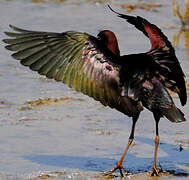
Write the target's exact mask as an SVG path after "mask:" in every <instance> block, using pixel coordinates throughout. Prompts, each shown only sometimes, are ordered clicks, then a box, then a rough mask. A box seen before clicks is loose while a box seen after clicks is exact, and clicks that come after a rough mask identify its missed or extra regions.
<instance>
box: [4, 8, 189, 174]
mask: <svg viewBox="0 0 189 180" xmlns="http://www.w3.org/2000/svg"><path fill="white" fill-rule="evenodd" d="M109 8H110V7H109ZM110 9H111V8H110ZM111 10H112V9H111ZM112 11H113V10H112ZM113 12H114V13H116V14H117V15H118V16H119V17H121V18H123V19H125V20H126V21H127V22H128V23H130V24H133V25H134V26H135V27H136V28H137V29H138V30H140V31H142V32H143V33H144V34H145V35H146V36H147V37H148V38H149V39H150V42H151V49H150V50H149V51H148V52H145V53H140V54H129V55H124V56H120V51H119V47H118V42H117V38H116V36H115V34H114V33H113V32H112V31H110V30H104V31H101V32H100V33H99V34H98V35H97V37H94V36H92V35H90V34H87V33H82V32H77V31H67V32H63V33H53V32H38V31H30V30H23V29H20V28H17V27H15V26H12V25H10V28H11V29H13V30H14V31H16V32H5V34H6V35H8V36H10V37H12V38H10V39H4V40H3V41H4V42H5V43H7V44H8V45H7V46H6V49H8V50H10V51H16V52H15V53H14V54H12V57H13V58H15V59H17V60H20V63H21V64H22V65H24V66H29V68H30V69H31V70H34V71H37V72H38V73H39V74H41V75H45V76H46V77H47V78H53V79H55V80H57V81H61V82H63V83H66V84H67V85H68V86H69V87H71V88H74V89H75V90H76V91H79V92H82V93H84V94H86V95H88V96H90V97H93V98H94V99H95V100H97V101H100V102H101V103H102V104H103V105H104V106H109V107H111V108H115V109H116V110H118V111H120V112H122V113H124V114H125V115H127V116H129V117H132V120H133V124H132V130H131V133H130V137H129V140H128V144H127V146H126V148H125V150H124V152H123V154H122V156H121V158H120V160H119V162H118V163H117V164H116V166H115V167H114V168H113V169H111V170H109V171H107V172H104V175H108V174H111V173H113V172H114V171H116V170H117V169H119V170H120V173H121V176H123V172H124V171H125V169H124V167H123V165H122V162H123V159H124V157H125V155H126V153H127V151H128V149H129V146H130V145H131V143H132V141H133V139H134V131H135V124H136V122H137V120H138V117H139V114H140V112H141V111H142V110H143V107H145V108H147V109H148V110H150V111H151V112H152V113H153V115H154V119H155V123H156V137H155V152H154V161H153V166H152V171H151V175H159V172H158V170H157V168H156V157H157V149H158V144H159V133H158V123H159V120H160V118H161V117H166V118H167V119H168V120H170V121H171V122H182V121H185V118H184V114H183V113H182V112H181V111H180V110H179V109H178V108H177V107H176V106H175V104H174V102H173V100H172V98H171V96H170V94H169V92H168V90H170V91H173V92H175V93H177V94H178V96H179V98H180V101H181V104H182V105H185V104H186V101H187V95H186V87H185V80H184V73H183V71H182V69H181V66H180V64H179V62H178V60H177V57H176V55H175V50H174V48H173V47H172V45H171V43H170V42H169V41H168V39H167V37H166V36H165V35H164V34H163V33H162V31H161V30H160V29H159V28H158V27H157V26H156V25H154V24H151V23H150V22H148V21H147V20H146V19H144V18H142V17H140V16H137V17H134V16H128V15H124V14H120V13H117V12H115V11H113ZM167 89H168V90H167Z"/></svg>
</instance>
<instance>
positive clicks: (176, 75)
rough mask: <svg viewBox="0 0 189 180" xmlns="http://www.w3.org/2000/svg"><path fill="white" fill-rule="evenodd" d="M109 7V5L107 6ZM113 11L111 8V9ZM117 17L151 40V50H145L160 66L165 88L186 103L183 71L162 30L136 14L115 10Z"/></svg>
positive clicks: (183, 103)
mask: <svg viewBox="0 0 189 180" xmlns="http://www.w3.org/2000/svg"><path fill="white" fill-rule="evenodd" d="M109 8H110V9H111V7H110V6H109ZM111 10H112V11H113V12H115V11H114V10H113V9H111ZM115 13H116V14H117V15H118V17H121V18H123V19H125V20H126V21H127V22H128V23H130V24H133V25H134V26H135V27H136V28H137V29H138V30H140V31H142V32H143V33H144V34H145V35H146V36H147V37H148V38H149V39H150V42H151V50H150V51H149V52H147V54H148V55H149V56H151V57H152V59H153V60H154V62H155V63H157V64H159V66H160V67H161V75H162V80H163V81H164V84H165V86H166V87H167V88H169V89H170V90H171V91H175V92H176V93H178V95H179V97H180V101H181V104H182V105H185V104H186V101H187V94H186V85H185V80H184V77H185V76H184V73H183V71H182V69H181V66H180V64H179V61H178V59H177V57H176V55H175V50H174V48H173V46H172V45H171V42H170V41H169V40H168V39H167V37H166V36H165V35H164V34H163V32H162V31H161V30H160V29H159V28H158V27H157V26H156V25H154V24H151V23H150V22H148V21H147V20H146V19H144V18H142V17H140V16H137V17H134V16H128V15H124V14H120V13H117V12H115Z"/></svg>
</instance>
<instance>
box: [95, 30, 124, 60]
mask: <svg viewBox="0 0 189 180" xmlns="http://www.w3.org/2000/svg"><path fill="white" fill-rule="evenodd" d="M98 39H99V40H100V41H101V42H102V43H103V44H104V45H105V46H106V47H107V48H108V49H109V50H110V51H112V52H113V53H114V54H116V55H117V56H120V50H119V46H118V41H117V38H116V36H115V34H114V33H113V32H112V31H110V30H103V31H100V32H99V33H98Z"/></svg>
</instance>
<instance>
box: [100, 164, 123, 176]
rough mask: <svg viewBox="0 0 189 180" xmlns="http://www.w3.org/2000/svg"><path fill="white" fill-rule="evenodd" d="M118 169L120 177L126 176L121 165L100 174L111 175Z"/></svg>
mask: <svg viewBox="0 0 189 180" xmlns="http://www.w3.org/2000/svg"><path fill="white" fill-rule="evenodd" d="M118 169H119V171H120V174H121V177H124V174H126V173H127V171H126V169H125V168H124V167H123V166H122V165H116V166H115V167H114V168H112V169H110V170H108V171H105V172H103V173H102V174H103V176H108V175H111V174H112V173H114V172H115V171H116V170H118Z"/></svg>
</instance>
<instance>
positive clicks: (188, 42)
mask: <svg viewBox="0 0 189 180" xmlns="http://www.w3.org/2000/svg"><path fill="white" fill-rule="evenodd" d="M181 36H183V37H184V41H185V50H186V58H187V60H188V61H189V29H183V30H182V29H181V30H180V31H179V33H177V34H175V35H174V36H173V44H174V46H177V45H178V44H179V40H180V37H181Z"/></svg>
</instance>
